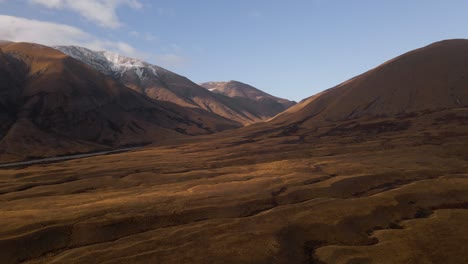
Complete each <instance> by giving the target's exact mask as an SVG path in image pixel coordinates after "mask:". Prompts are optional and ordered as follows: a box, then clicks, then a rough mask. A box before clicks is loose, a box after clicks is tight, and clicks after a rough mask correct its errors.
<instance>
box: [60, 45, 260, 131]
mask: <svg viewBox="0 0 468 264" xmlns="http://www.w3.org/2000/svg"><path fill="white" fill-rule="evenodd" d="M55 48H56V49H58V50H60V51H62V52H64V53H65V54H67V55H69V56H71V57H73V58H75V59H78V60H80V61H82V62H84V63H86V64H88V65H90V66H91V67H93V68H94V69H96V70H98V71H100V72H102V73H104V74H106V75H108V76H111V77H112V78H114V79H115V80H117V81H118V82H120V83H122V84H124V85H125V86H127V87H129V88H131V89H133V90H135V91H137V92H139V93H142V94H144V95H146V96H148V97H150V98H152V99H155V100H159V101H167V102H171V103H175V104H177V105H180V106H182V107H185V108H191V109H198V110H199V111H206V112H209V113H213V114H216V115H219V116H221V117H224V118H227V119H230V120H233V121H234V122H238V123H241V124H244V125H245V124H251V123H255V122H258V121H260V120H261V119H262V118H260V117H259V116H258V115H259V114H258V113H257V112H255V113H252V112H250V111H251V109H250V108H248V107H244V105H243V104H241V105H238V104H236V102H232V101H231V100H229V99H228V98H224V97H222V98H220V96H217V95H216V94H213V93H211V92H209V91H208V90H206V89H204V88H203V87H201V86H199V85H197V84H195V83H194V82H192V81H190V80H189V79H187V78H186V77H183V76H180V75H178V74H176V73H173V72H171V71H168V70H166V69H164V68H161V67H158V66H155V65H152V64H149V63H147V62H144V61H141V60H138V59H134V58H130V57H126V56H122V55H119V54H116V53H112V52H107V51H92V50H89V49H86V48H83V47H77V46H56V47H55ZM262 115H263V114H262Z"/></svg>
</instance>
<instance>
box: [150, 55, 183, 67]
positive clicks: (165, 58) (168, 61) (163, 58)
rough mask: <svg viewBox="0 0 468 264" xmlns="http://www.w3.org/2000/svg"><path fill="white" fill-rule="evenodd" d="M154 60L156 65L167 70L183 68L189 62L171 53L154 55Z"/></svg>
mask: <svg viewBox="0 0 468 264" xmlns="http://www.w3.org/2000/svg"><path fill="white" fill-rule="evenodd" d="M154 58H155V62H156V64H157V65H160V66H163V67H168V68H172V67H184V66H187V64H188V62H189V61H188V60H187V58H185V57H183V56H180V55H177V54H173V53H168V54H158V55H154Z"/></svg>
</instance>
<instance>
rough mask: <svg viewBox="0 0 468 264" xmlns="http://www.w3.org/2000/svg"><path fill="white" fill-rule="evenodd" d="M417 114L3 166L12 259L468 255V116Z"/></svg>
mask: <svg viewBox="0 0 468 264" xmlns="http://www.w3.org/2000/svg"><path fill="white" fill-rule="evenodd" d="M418 120H420V119H418ZM431 120H434V118H432V119H431ZM410 121H411V119H410ZM417 122H419V121H414V122H413V123H412V125H411V126H410V128H408V129H406V128H405V129H406V130H404V131H386V132H382V131H378V132H376V133H374V134H366V136H364V137H363V136H362V134H359V133H357V134H349V135H348V134H346V135H343V134H341V135H339V136H336V135H333V133H329V134H328V135H324V134H321V135H318V134H317V133H315V132H314V133H315V134H314V133H312V132H310V133H306V132H301V130H300V129H299V130H298V131H296V132H294V133H289V134H288V133H286V134H283V135H282V136H264V137H257V136H253V134H252V135H251V136H249V135H248V133H244V134H243V136H235V133H232V134H229V133H224V134H219V135H214V136H212V137H207V138H209V140H206V141H204V140H200V141H198V142H192V143H188V144H183V145H177V146H161V147H153V148H145V149H141V150H138V151H134V152H129V153H119V154H112V155H105V156H97V157H89V158H83V159H78V160H71V161H65V162H60V163H53V164H43V165H34V166H29V167H25V168H9V169H1V170H0V262H2V263H18V262H25V263H468V254H467V252H468V221H466V220H467V219H468V192H467V190H468V145H467V142H468V126H467V125H466V122H465V120H462V121H460V120H445V121H443V125H441V126H436V125H433V126H431V128H430V129H422V128H423V127H428V126H419V125H418V124H417ZM421 122H422V121H421ZM309 135H315V136H309Z"/></svg>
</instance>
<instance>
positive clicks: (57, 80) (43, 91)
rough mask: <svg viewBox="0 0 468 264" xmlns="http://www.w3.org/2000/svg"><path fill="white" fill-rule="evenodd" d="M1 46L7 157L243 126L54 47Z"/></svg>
mask: <svg viewBox="0 0 468 264" xmlns="http://www.w3.org/2000/svg"><path fill="white" fill-rule="evenodd" d="M0 48H1V49H0V50H1V52H0V70H1V71H0V80H2V82H1V83H0V94H1V95H2V98H1V100H0V109H1V110H2V112H1V114H0V119H1V121H2V123H1V127H0V128H1V131H0V136H1V138H0V146H1V147H0V150H1V153H0V156H1V158H2V160H15V159H24V158H27V157H36V156H53V155H59V154H66V153H73V152H84V151H92V150H95V149H106V148H116V147H121V146H125V145H133V144H145V143H150V142H158V141H161V140H163V139H165V138H167V137H168V136H169V137H179V136H182V135H183V134H191V135H194V134H195V135H196V134H206V133H211V132H214V131H219V130H223V129H227V128H233V127H237V126H239V124H238V123H233V122H232V121H230V120H227V119H223V118H221V117H219V116H216V115H213V114H211V115H210V114H209V113H208V114H205V113H199V112H198V111H196V110H190V109H184V108H182V107H179V106H177V105H175V104H171V103H164V102H161V103H158V102H155V101H153V100H150V99H149V98H147V97H145V96H142V95H140V94H139V93H136V92H134V91H132V90H130V89H128V88H127V87H125V86H123V85H121V84H119V83H117V82H115V81H114V80H112V79H110V78H108V77H106V76H105V75H103V74H101V73H100V72H97V71H95V70H94V69H92V68H90V67H89V66H87V65H85V64H83V63H81V62H80V61H78V60H75V59H73V58H71V57H68V56H66V55H65V54H63V53H61V52H59V51H57V50H55V49H52V48H49V47H45V46H41V45H37V44H30V43H5V44H2V45H1V46H0ZM202 116H203V118H204V122H201V121H200V119H201V117H202Z"/></svg>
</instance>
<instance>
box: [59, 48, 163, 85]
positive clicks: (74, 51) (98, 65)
mask: <svg viewBox="0 0 468 264" xmlns="http://www.w3.org/2000/svg"><path fill="white" fill-rule="evenodd" d="M54 48H55V49H58V50H60V51H61V52H63V53H65V54H67V55H69V56H71V57H73V58H75V59H78V60H80V61H82V62H84V63H86V64H88V65H90V66H92V67H93V68H95V69H96V70H98V71H100V72H102V73H104V74H106V75H110V76H114V77H122V76H123V75H125V74H127V73H129V72H133V73H135V74H136V75H137V76H138V78H139V79H140V80H142V79H143V78H144V77H146V78H150V77H156V78H158V71H162V70H164V69H163V68H161V67H158V66H155V65H151V64H149V63H147V62H144V61H142V60H138V59H134V58H130V57H126V56H122V55H119V54H117V53H114V52H110V51H93V50H89V49H87V48H83V47H78V46H55V47H54Z"/></svg>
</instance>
